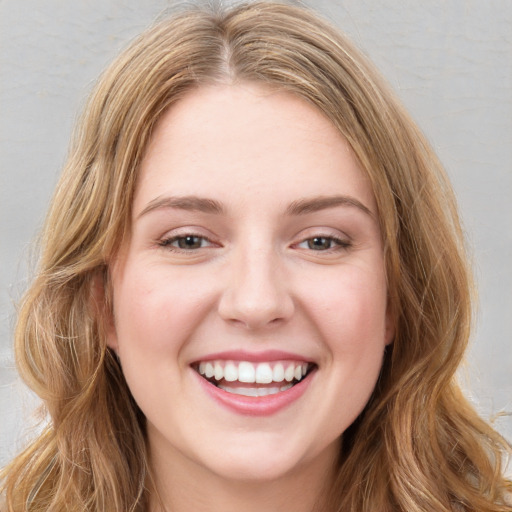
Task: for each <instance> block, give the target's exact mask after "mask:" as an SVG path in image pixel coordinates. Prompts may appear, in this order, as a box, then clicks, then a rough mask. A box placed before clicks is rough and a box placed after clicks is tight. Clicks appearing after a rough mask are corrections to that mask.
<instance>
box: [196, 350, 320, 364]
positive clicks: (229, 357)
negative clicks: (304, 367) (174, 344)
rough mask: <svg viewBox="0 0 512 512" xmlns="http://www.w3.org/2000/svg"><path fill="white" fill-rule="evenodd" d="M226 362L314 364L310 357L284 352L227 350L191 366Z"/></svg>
mask: <svg viewBox="0 0 512 512" xmlns="http://www.w3.org/2000/svg"><path fill="white" fill-rule="evenodd" d="M215 360H224V361H248V362H251V363H264V362H272V361H301V362H306V363H312V362H314V361H313V360H312V359H311V358H310V357H307V356H304V355H301V354H296V353H292V352H288V351H283V350H264V351H261V352H253V351H247V350H227V351H222V352H215V353H209V354H207V355H204V356H201V357H200V358H197V359H195V360H194V361H193V362H192V363H191V364H192V365H194V364H197V363H199V362H207V361H215Z"/></svg>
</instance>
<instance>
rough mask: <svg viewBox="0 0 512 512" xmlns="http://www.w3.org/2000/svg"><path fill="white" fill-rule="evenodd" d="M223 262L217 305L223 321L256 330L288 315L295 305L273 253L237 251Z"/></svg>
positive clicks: (277, 321)
mask: <svg viewBox="0 0 512 512" xmlns="http://www.w3.org/2000/svg"><path fill="white" fill-rule="evenodd" d="M227 265H228V266H229V269H228V278H227V280H226V282H225V283H224V285H223V286H224V288H223V293H222V296H221V298H220V302H219V306H218V311H219V315H220V316H221V317H222V318H223V319H224V320H225V321H227V322H230V323H231V324H234V325H239V326H241V327H244V328H247V329H252V330H258V329H264V328H266V327H270V326H274V325H278V324H282V323H285V322H286V321H287V320H289V319H290V318H291V316H292V315H293V312H294V309H295V306H294V302H293V297H292V295H291V293H290V290H289V282H288V280H287V279H286V277H285V275H284V272H283V271H282V268H281V265H280V263H279V256H278V255H277V254H275V253H274V252H273V251H272V250H268V251H250V250H248V251H240V254H237V255H236V256H235V257H234V258H233V259H230V260H229V263H227Z"/></svg>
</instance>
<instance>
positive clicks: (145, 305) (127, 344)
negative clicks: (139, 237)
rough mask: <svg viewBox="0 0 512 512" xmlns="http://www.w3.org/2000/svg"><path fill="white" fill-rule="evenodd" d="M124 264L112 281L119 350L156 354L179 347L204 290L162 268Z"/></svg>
mask: <svg viewBox="0 0 512 512" xmlns="http://www.w3.org/2000/svg"><path fill="white" fill-rule="evenodd" d="M139 268H144V272H140V271H136V269H134V268H132V267H130V266H129V265H127V266H126V268H125V272H124V274H123V276H122V280H119V282H118V283H115V288H114V290H115V294H114V321H115V330H116V335H117V342H118V345H119V352H120V355H121V356H122V354H123V352H124V353H125V354H127V352H132V351H134V352H143V357H151V356H155V357H158V355H159V354H161V353H163V352H168V351H169V350H179V349H180V347H181V345H183V344H184V343H185V342H186V340H187V339H188V338H189V337H190V335H191V332H192V331H193V330H194V328H195V327H196V326H197V323H198V322H199V321H200V318H201V316H202V315H203V311H204V307H205V303H206V302H207V297H208V293H207V292H206V290H205V289H204V287H203V288H202V287H201V286H197V285H196V284H194V282H193V281H192V282H191V280H190V279H188V278H187V277H186V276H185V277H184V276H182V275H180V274H179V273H178V274H177V275H176V273H172V272H170V271H169V270H168V269H165V268H158V267H156V268H152V267H147V266H143V265H140V266H139Z"/></svg>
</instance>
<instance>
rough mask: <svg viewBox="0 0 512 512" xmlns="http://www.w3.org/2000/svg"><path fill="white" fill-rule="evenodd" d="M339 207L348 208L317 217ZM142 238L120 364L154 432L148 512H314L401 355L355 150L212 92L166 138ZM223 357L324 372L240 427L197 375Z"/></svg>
mask: <svg viewBox="0 0 512 512" xmlns="http://www.w3.org/2000/svg"><path fill="white" fill-rule="evenodd" d="M170 196H172V197H182V196H187V197H188V196H194V197H200V198H207V199H209V200H214V201H216V202H218V203H219V205H220V206H221V207H222V210H223V211H222V212H218V211H203V210H204V208H202V209H201V208H200V209H197V208H196V207H197V204H196V203H197V202H196V203H194V204H193V206H194V207H192V206H191V204H190V203H189V204H188V206H187V205H186V204H184V203H183V202H180V201H178V202H177V203H176V202H174V203H173V205H172V204H171V202H170V201H169V200H168V199H166V198H168V197H170ZM332 196H337V197H338V196H343V197H344V198H345V199H344V200H343V201H342V202H340V201H339V200H337V202H336V201H334V202H333V204H330V206H329V205H327V204H326V203H325V201H324V203H322V201H319V200H318V198H323V199H325V198H326V197H329V198H331V197H332ZM347 197H348V198H349V200H348V201H347ZM312 198H314V199H315V201H316V202H314V203H313V204H315V205H316V209H315V208H312V209H311V208H310V210H311V211H302V212H299V211H297V210H298V209H297V208H295V211H290V210H291V209H292V208H291V206H290V205H297V201H304V200H308V201H309V200H311V199H312ZM320 203H322V204H320ZM201 204H202V205H203V206H204V204H203V203H201ZM216 204H217V203H216ZM313 210H314V211H313ZM132 220H133V225H132V232H131V237H130V239H129V240H128V241H127V242H126V243H125V244H124V246H123V247H121V249H120V251H119V255H118V257H117V259H116V261H115V262H114V264H113V265H112V268H111V272H112V285H113V297H114V318H113V321H112V322H111V329H110V333H109V346H110V347H111V348H113V349H114V350H116V351H117V353H118V355H119V357H120V360H121V363H122V367H123V372H124V374H125V377H126V380H127V383H128V385H129V387H130V389H131V391H132V393H133V396H134V398H135V400H136V401H137V403H138V404H139V406H140V408H141V409H142V411H143V412H144V414H145V415H146V417H147V422H148V439H149V448H150V457H151V465H152V468H153V473H154V475H155V480H156V487H157V490H158V494H159V497H160V502H159V500H157V499H154V500H153V503H152V504H151V508H152V510H161V509H165V507H167V508H168V509H169V510H171V509H172V510H173V511H178V512H179V511H181V510H187V511H188V510H195V511H203V510H204V511H206V510H208V511H209V512H212V511H217V510H218V511H222V512H230V511H233V512H234V511H235V510H236V511H238V510H241V509H242V510H245V511H252V510H254V511H256V510H257V511H261V510H270V511H274V510H275V511H278V510H279V511H286V510H290V511H291V510H293V511H294V512H297V511H299V512H300V511H306V510H307V511H310V510H312V509H313V508H314V503H315V501H316V500H317V498H318V497H319V495H320V494H321V492H322V486H323V485H324V484H325V483H326V482H328V481H329V479H330V478H331V477H332V475H333V473H334V467H335V464H336V461H337V454H338V452H339V445H340V436H341V435H342V433H343V432H344V430H345V429H346V428H347V427H348V426H349V425H350V424H351V423H352V422H353V421H354V419H355V418H356V417H357V415H358V414H359V413H360V412H361V411H362V409H363V408H364V406H365V404H366V403H367V401H368V399H369V397H370V395H371V393H372V390H373V388H374V386H375V383H376V380H377V378H378V375H379V371H380V368H381V365H382V358H383V352H384V349H385V346H386V345H387V344H388V343H390V342H391V340H392V337H393V327H392V325H391V320H390V314H389V312H388V308H387V288H386V277H385V271H384V261H383V248H382V241H381V234H380V231H379V226H378V219H377V214H376V205H375V199H374V196H373V193H372V190H371V188H370V185H369V183H368V181H367V179H366V177H365V176H364V174H363V173H362V172H361V170H360V168H359V166H358V163H357V161H356V159H355V158H354V156H353V154H352V152H351V150H350V148H349V145H348V143H347V142H346V140H345V139H344V138H343V137H342V136H341V135H340V134H339V132H338V131H337V130H336V129H335V128H334V126H333V125H332V124H331V123H330V121H329V120H327V119H326V118H325V117H324V116H323V115H322V114H321V113H320V112H318V111H317V110H316V109H315V108H314V107H312V106H311V105H309V104H308V103H306V102H305V101H304V100H302V99H299V98H297V97H295V96H293V95H291V94H290V93H286V92H276V91H271V90H269V89H266V88H264V87H263V86H260V85H254V84H238V85H215V86H208V87H202V88H199V89H197V90H194V91H192V92H190V93H189V94H188V95H187V96H185V98H183V99H182V100H181V101H180V102H178V103H177V104H176V105H174V106H173V107H172V108H171V109H170V110H169V111H168V112H167V113H166V114H165V115H164V116H163V118H162V119H161V121H160V123H159V125H158V126H157V129H156V131H155V133H154V135H153V138H152V140H151V143H150V145H149V148H148V151H147V153H146V156H145V158H144V161H143V164H142V168H141V175H140V179H139V182H138V185H137V189H136V194H135V199H134V204H133V219H132ZM187 235H189V236H191V235H192V236H195V237H197V238H192V239H188V241H189V242H190V241H191V240H192V242H193V243H192V246H193V247H192V248H190V249H187V248H185V249H183V248H180V247H179V246H180V244H182V245H183V244H185V245H184V246H185V247H187V245H186V243H185V242H186V240H185V239H184V237H186V236H187ZM180 237H181V238H180ZM315 237H316V238H315ZM189 247H190V246H189ZM226 350H243V351H246V352H249V353H251V354H258V353H261V352H262V351H265V350H283V351H291V352H293V353H294V354H298V355H299V356H300V357H302V358H304V360H306V361H310V362H313V363H314V365H315V368H316V370H315V372H314V374H312V375H311V376H310V377H308V379H310V381H309V385H308V386H307V389H306V391H305V392H304V393H303V394H302V395H301V396H300V398H298V399H297V400H295V401H294V402H292V403H291V404H289V405H287V406H286V407H283V408H280V409H279V410H278V411H277V412H274V413H273V414H270V415H266V416H259V415H247V414H241V413H239V412H236V411H233V410H231V409H229V408H226V407H223V406H222V405H220V404H219V403H218V402H217V401H215V400H213V399H212V398H211V396H209V395H208V393H205V392H204V389H203V387H204V386H202V385H200V379H201V378H202V377H199V376H198V374H197V372H196V371H195V370H194V369H193V367H192V366H191V365H192V364H193V363H194V362H196V361H198V360H201V359H204V358H205V357H207V356H208V355H209V354H211V353H214V352H220V351H226Z"/></svg>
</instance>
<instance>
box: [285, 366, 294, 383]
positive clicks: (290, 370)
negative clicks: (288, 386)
mask: <svg viewBox="0 0 512 512" xmlns="http://www.w3.org/2000/svg"><path fill="white" fill-rule="evenodd" d="M294 375H295V366H294V365H293V364H290V365H288V368H286V370H285V371H284V378H285V379H286V381H287V382H291V381H292V380H293V377H294Z"/></svg>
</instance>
